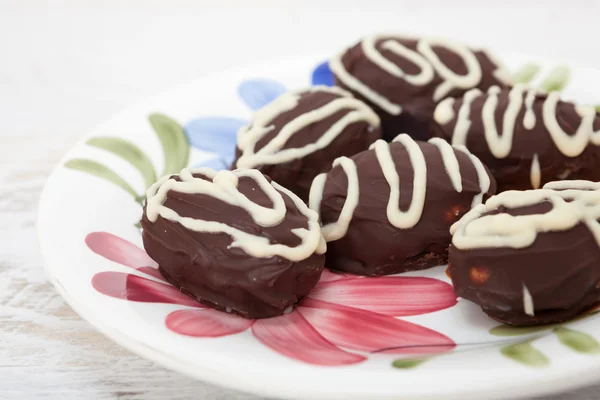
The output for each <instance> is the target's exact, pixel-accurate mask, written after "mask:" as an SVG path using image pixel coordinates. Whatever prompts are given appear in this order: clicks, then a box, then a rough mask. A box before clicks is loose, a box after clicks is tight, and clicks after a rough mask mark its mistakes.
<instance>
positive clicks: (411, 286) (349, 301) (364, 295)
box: [309, 276, 456, 317]
mask: <svg viewBox="0 0 600 400" xmlns="http://www.w3.org/2000/svg"><path fill="white" fill-rule="evenodd" d="M309 296H310V297H311V298H313V299H319V300H324V301H328V302H330V303H336V304H341V305H345V306H349V307H355V308H360V309H363V310H369V311H373V312H376V313H380V314H386V315H392V316H396V317H400V316H408V315H420V314H426V313H430V312H434V311H439V310H443V309H445V308H449V307H453V306H454V305H455V304H456V294H455V293H454V289H452V286H451V285H449V284H448V283H446V282H443V281H440V280H438V279H433V278H421V277H401V276H384V277H380V278H351V279H341V280H337V281H333V282H323V283H321V282H320V284H319V285H318V286H317V287H316V288H315V289H314V290H313V291H312V292H311V293H310V295H309Z"/></svg>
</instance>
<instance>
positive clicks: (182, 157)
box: [148, 114, 190, 175]
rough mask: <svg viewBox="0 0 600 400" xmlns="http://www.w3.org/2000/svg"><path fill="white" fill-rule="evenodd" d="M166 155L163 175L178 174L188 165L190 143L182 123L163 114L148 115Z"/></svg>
mask: <svg viewBox="0 0 600 400" xmlns="http://www.w3.org/2000/svg"><path fill="white" fill-rule="evenodd" d="M148 120H149V121H150V124H151V125H152V128H154V131H155V132H156V135H157V136H158V139H159V140H160V143H161V145H162V148H163V153H164V155H165V169H164V171H163V175H168V174H177V173H179V171H181V170H182V169H183V168H185V167H186V166H187V163H188V158H189V156H190V144H189V142H188V140H187V136H186V135H185V132H184V131H183V128H182V127H181V125H179V124H178V123H177V122H175V121H174V120H172V119H171V118H169V117H167V116H166V115H163V114H152V115H150V116H149V117H148Z"/></svg>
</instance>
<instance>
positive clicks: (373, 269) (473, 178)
mask: <svg viewBox="0 0 600 400" xmlns="http://www.w3.org/2000/svg"><path fill="white" fill-rule="evenodd" d="M417 143H418V144H419V147H420V148H421V150H422V151H423V153H424V156H425V162H426V165H427V182H426V184H427V191H426V195H425V206H424V208H423V213H422V215H421V219H420V221H419V222H418V223H417V224H416V225H415V226H414V227H412V228H409V229H399V228H396V227H395V226H393V225H392V224H390V222H389V221H388V217H387V214H386V207H387V204H388V200H389V197H390V187H389V185H388V183H387V181H386V180H385V177H384V175H383V172H382V170H381V167H380V165H379V162H378V160H377V157H376V155H375V151H374V150H368V151H364V152H362V153H360V154H357V155H355V156H354V157H352V159H353V160H354V161H355V163H356V165H357V170H358V179H359V188H360V195H359V201H358V206H357V207H356V210H355V212H354V215H353V218H352V221H351V223H350V225H349V227H348V232H347V233H346V235H345V236H344V237H342V238H341V239H338V240H335V241H331V242H328V243H327V254H326V256H327V260H326V267H327V268H331V269H335V270H340V271H346V272H351V273H354V274H359V275H370V276H378V275H387V274H395V273H399V272H405V271H413V270H419V269H424V268H430V267H434V266H436V265H442V264H445V263H446V260H447V256H448V246H449V244H450V238H451V237H450V233H449V229H450V226H451V225H452V224H453V223H454V222H455V221H457V220H458V219H459V218H460V217H461V216H462V215H464V214H465V213H466V212H467V211H469V210H470V209H471V204H472V201H473V197H474V196H475V195H477V194H478V193H480V186H479V181H478V178H477V172H476V170H475V167H474V166H473V163H472V162H471V160H470V159H469V157H468V156H467V155H466V154H464V153H461V152H459V151H455V153H456V156H457V159H458V162H459V166H460V172H461V175H462V185H463V190H462V193H457V192H456V191H455V190H454V188H453V187H452V183H451V181H450V178H449V177H448V174H447V173H446V169H445V166H444V164H443V162H442V157H441V154H440V150H439V149H438V148H437V147H436V146H434V145H432V144H429V143H426V142H417ZM390 149H391V154H392V158H393V159H394V162H395V164H396V170H397V171H398V175H399V177H400V209H401V210H402V211H406V210H407V209H408V207H409V204H410V201H411V198H412V191H413V168H412V165H411V163H410V160H409V156H408V153H407V151H406V148H405V147H404V146H403V145H402V144H400V143H390ZM490 178H491V177H490ZM495 188H496V185H495V183H494V180H493V178H491V185H490V189H489V190H488V192H487V195H486V196H485V198H487V197H489V195H492V194H493V193H494V191H495ZM347 189H348V180H347V178H346V174H345V173H344V171H343V169H342V168H341V166H336V167H334V168H333V169H332V170H331V171H330V172H329V173H328V174H327V180H326V182H325V189H324V192H323V199H322V202H321V210H320V211H321V220H322V223H323V224H324V225H325V224H328V223H330V222H335V221H337V220H338V218H339V215H340V212H341V210H342V207H343V205H344V202H345V201H346V197H347Z"/></svg>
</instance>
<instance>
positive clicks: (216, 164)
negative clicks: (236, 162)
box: [194, 157, 229, 171]
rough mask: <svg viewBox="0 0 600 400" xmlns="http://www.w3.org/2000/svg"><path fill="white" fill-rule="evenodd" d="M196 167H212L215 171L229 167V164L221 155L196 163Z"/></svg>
mask: <svg viewBox="0 0 600 400" xmlns="http://www.w3.org/2000/svg"><path fill="white" fill-rule="evenodd" d="M194 167H195V168H200V167H208V168H212V169H214V170H215V171H221V170H224V169H228V168H229V164H228V163H226V162H225V160H223V158H221V157H215V158H210V159H208V160H204V161H201V162H199V163H198V164H195V165H194Z"/></svg>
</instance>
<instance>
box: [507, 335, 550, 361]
mask: <svg viewBox="0 0 600 400" xmlns="http://www.w3.org/2000/svg"><path fill="white" fill-rule="evenodd" d="M500 352H501V353H502V354H503V355H504V356H505V357H508V358H510V359H511V360H514V361H516V362H518V363H521V364H524V365H527V366H530V367H545V366H546V365H548V364H549V363H550V360H548V358H547V357H546V356H545V355H544V354H543V353H542V352H541V351H539V350H538V349H536V348H534V347H533V346H532V345H531V343H530V342H529V341H526V342H521V343H516V344H511V345H509V346H504V347H502V348H500Z"/></svg>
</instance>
